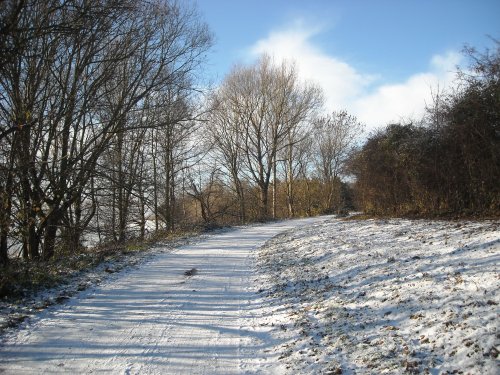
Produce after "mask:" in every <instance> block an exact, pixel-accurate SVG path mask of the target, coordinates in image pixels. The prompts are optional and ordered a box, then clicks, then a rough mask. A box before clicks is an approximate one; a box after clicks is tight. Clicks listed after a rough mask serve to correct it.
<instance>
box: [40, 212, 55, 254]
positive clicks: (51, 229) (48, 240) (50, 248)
mask: <svg viewBox="0 0 500 375" xmlns="http://www.w3.org/2000/svg"><path fill="white" fill-rule="evenodd" d="M58 224H59V220H58V218H57V217H54V218H51V219H49V221H48V222H47V227H46V229H45V236H44V239H43V259H45V260H49V259H50V258H52V257H53V256H54V252H55V246H56V236H57V228H58Z"/></svg>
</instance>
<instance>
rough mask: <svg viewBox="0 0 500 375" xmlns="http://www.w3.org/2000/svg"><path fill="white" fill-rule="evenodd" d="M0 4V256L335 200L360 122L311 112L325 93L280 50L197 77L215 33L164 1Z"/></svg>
mask: <svg viewBox="0 0 500 375" xmlns="http://www.w3.org/2000/svg"><path fill="white" fill-rule="evenodd" d="M0 12H1V13H0V19H1V21H0V22H1V23H0V33H1V43H0V49H1V51H0V56H1V61H0V63H1V65H0V95H1V96H0V100H1V103H0V202H1V207H2V209H1V211H0V260H1V263H2V264H6V263H7V262H8V259H9V255H8V254H9V253H10V254H15V255H20V256H22V257H23V258H24V259H26V260H37V259H46V260H47V259H51V258H52V257H54V255H55V254H58V253H61V254H62V253H64V252H67V251H75V250H77V249H79V248H80V247H82V246H83V245H84V244H85V243H89V241H92V242H94V243H96V242H98V243H103V242H123V241H126V240H127V239H129V238H130V237H133V236H137V237H139V238H144V237H145V236H146V235H147V234H148V233H151V232H158V231H165V230H166V231H171V230H174V229H175V228H176V227H179V226H183V225H188V224H192V223H199V222H201V223H203V224H205V225H213V224H215V223H219V224H220V223H245V222H248V221H253V220H267V219H269V218H272V217H283V216H294V215H303V214H309V215H312V214H317V213H319V212H324V211H328V210H329V209H333V208H334V203H333V196H334V192H333V191H334V189H337V190H339V188H338V187H337V185H339V184H341V182H340V174H339V173H340V169H339V168H340V167H341V164H342V163H343V161H344V158H345V155H344V153H345V152H346V150H347V148H349V147H351V146H352V145H353V139H354V138H355V137H354V136H355V134H356V133H357V132H358V131H359V129H360V125H359V124H358V122H357V121H356V119H355V118H353V117H352V116H349V115H347V114H346V113H345V112H338V113H333V114H332V115H329V116H326V117H323V118H321V117H318V116H316V115H317V114H318V110H319V108H320V107H321V104H322V93H321V90H320V89H319V88H318V87H317V86H315V85H312V84H309V83H307V82H301V81H300V80H299V78H298V75H297V72H296V69H295V67H294V65H293V64H292V63H286V62H283V63H276V62H275V61H273V60H272V59H271V58H270V57H268V56H264V57H262V58H261V59H260V60H259V61H258V62H257V63H255V64H254V65H252V66H241V67H236V68H234V69H233V70H232V72H231V73H230V74H229V75H228V76H227V77H226V79H225V80H224V82H223V83H222V84H221V85H220V86H219V87H218V88H217V89H215V90H207V89H203V88H202V87H201V85H202V81H201V79H200V78H202V74H201V73H202V71H201V69H202V67H203V63H204V62H205V61H206V55H207V52H208V51H209V49H210V47H211V45H212V40H213V37H212V35H211V32H210V31H209V29H208V26H207V25H206V24H205V23H204V22H203V21H202V20H201V17H200V15H199V14H198V13H197V11H196V9H195V8H194V7H192V6H190V5H188V4H185V3H181V2H177V1H175V0H154V1H145V0H144V1H136V0H130V1H122V0H120V1H118V0H98V1H88V0H62V1H61V0H47V1H43V2H40V1H36V0H12V1H5V2H2V4H1V6H0ZM351 126H353V127H352V128H351ZM327 131H333V132H335V131H338V132H339V134H340V132H345V133H346V134H345V135H343V136H344V137H345V139H344V141H343V142H345V144H342V145H340V144H336V143H335V142H337V143H338V141H339V140H338V139H337V138H336V136H333V137H327V136H323V133H324V132H327ZM311 132H312V133H314V134H316V135H317V137H314V136H311V134H310V133H311ZM320 143H321V147H322V150H323V153H316V154H314V155H312V154H311V150H313V149H314V148H315V147H319V144H320ZM339 147H340V148H341V149H342V150H341V151H338V150H337V148H339ZM320 166H321V167H320ZM313 170H314V171H318V174H317V175H315V177H314V178H311V177H310V176H311V174H312V173H313V172H312V171H313ZM325 186H327V189H328V193H327V194H328V199H326V200H325V199H323V195H324V191H323V188H324V187H325ZM283 197H284V198H283ZM283 207H285V208H283Z"/></svg>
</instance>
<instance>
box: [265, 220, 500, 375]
mask: <svg viewBox="0 0 500 375" xmlns="http://www.w3.org/2000/svg"><path fill="white" fill-rule="evenodd" d="M499 261H500V223H499V222H498V221H497V222H484V223H476V222H436V221H424V220H422V221H410V220H367V221H356V220H351V221H340V220H337V219H330V220H328V221H326V222H323V223H317V224H314V225H311V226H307V227H302V228H299V229H297V230H294V231H289V232H287V233H284V234H281V235H278V236H277V237H275V238H274V239H272V240H271V241H269V242H268V243H267V244H266V246H265V247H264V248H262V249H261V250H260V251H259V266H260V269H261V270H262V271H261V283H262V285H263V286H262V288H261V295H263V296H266V297H267V298H268V299H272V300H274V315H273V317H272V318H270V319H268V321H267V324H269V325H271V326H274V327H275V329H274V330H273V331H272V334H274V335H276V338H277V339H278V340H281V345H280V346H279V347H277V348H275V350H276V351H277V353H278V354H279V355H280V359H281V361H282V362H283V363H284V365H285V367H286V368H287V369H288V370H287V372H288V373H290V374H296V373H300V374H309V373H310V374H320V373H321V374H354V373H356V374H382V373H390V374H403V373H419V374H420V373H424V374H425V373H431V374H453V373H459V374H462V373H463V374H498V373H499V372H500V371H499V367H498V366H499V362H498V350H499V343H500V332H499V326H498V323H499V308H498V304H499V303H500V297H499V292H498V291H499V284H500V280H499V279H500V274H499V269H498V267H499Z"/></svg>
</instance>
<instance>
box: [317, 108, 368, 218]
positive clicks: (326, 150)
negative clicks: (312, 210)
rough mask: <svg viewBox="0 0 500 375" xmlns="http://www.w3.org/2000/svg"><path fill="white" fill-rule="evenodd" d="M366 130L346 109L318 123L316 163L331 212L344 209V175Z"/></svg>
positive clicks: (321, 118)
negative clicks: (347, 163) (342, 193)
mask: <svg viewBox="0 0 500 375" xmlns="http://www.w3.org/2000/svg"><path fill="white" fill-rule="evenodd" d="M362 131H363V126H362V124H361V123H359V122H358V120H357V119H356V117H354V116H352V115H349V114H348V113H347V112H346V111H340V112H332V114H331V115H327V116H324V117H320V118H318V119H317V120H316V121H315V122H314V136H313V137H314V146H313V147H314V149H315V152H314V157H315V165H316V170H317V172H318V175H319V176H320V178H321V179H322V181H323V183H324V184H325V185H326V188H327V191H326V197H327V198H326V201H325V206H324V209H325V210H326V211H327V212H334V211H338V210H340V209H342V207H341V206H342V201H341V182H340V177H341V175H342V173H343V172H344V171H345V166H346V162H347V159H348V157H349V155H350V154H351V152H352V151H353V149H354V148H355V146H356V142H357V141H358V139H359V137H360V135H361V134H362Z"/></svg>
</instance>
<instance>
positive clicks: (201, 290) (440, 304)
mask: <svg viewBox="0 0 500 375" xmlns="http://www.w3.org/2000/svg"><path fill="white" fill-rule="evenodd" d="M499 260H500V222H498V221H485V222H471V221H469V222H464V221H462V222H444V221H426V220H396V219H394V220H364V221H363V220H340V219H337V218H334V217H320V218H309V219H300V220H291V221H283V222H277V223H272V224H266V225H258V226H251V227H245V228H236V229H232V230H227V231H222V232H220V233H217V234H214V235H211V236H207V237H205V238H203V239H202V240H200V241H198V242H197V243H191V244H187V245H184V246H180V247H178V248H176V249H174V250H171V249H168V250H165V251H161V249H160V250H159V251H156V252H155V253H154V255H153V256H152V257H149V258H147V259H145V260H144V261H143V262H142V263H141V264H140V265H137V266H135V267H134V268H129V269H128V270H127V271H122V272H117V273H114V274H113V275H111V276H110V277H109V278H108V279H106V280H103V281H102V282H101V284H100V285H95V286H94V287H91V288H90V289H87V290H86V291H83V292H80V293H77V294H74V295H73V296H71V297H69V299H67V300H66V302H65V303H64V304H62V305H52V306H50V307H49V308H48V309H46V310H44V311H42V312H40V313H39V314H37V315H36V316H35V317H33V318H31V319H29V320H27V321H26V322H24V323H23V324H22V325H21V327H20V328H19V329H17V330H13V331H11V332H9V333H8V334H7V335H4V337H3V343H2V346H1V347H0V372H4V373H7V374H20V373H71V372H74V373H96V372H98V373H112V374H240V373H244V374H296V373H300V374H354V373H355V374H379V373H380V374H382V373H389V374H403V373H429V374H451V373H464V374H496V373H498V349H499V338H500V333H499V332H498V316H499V308H498V304H499V303H500V297H499V295H498V290H499V288H498V287H499V283H500V274H499V272H498V265H499Z"/></svg>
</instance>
